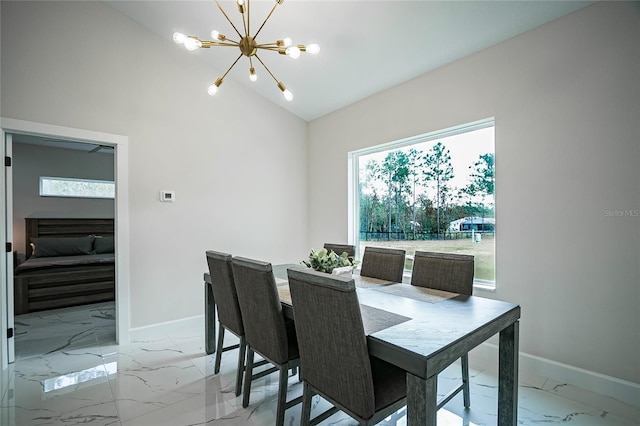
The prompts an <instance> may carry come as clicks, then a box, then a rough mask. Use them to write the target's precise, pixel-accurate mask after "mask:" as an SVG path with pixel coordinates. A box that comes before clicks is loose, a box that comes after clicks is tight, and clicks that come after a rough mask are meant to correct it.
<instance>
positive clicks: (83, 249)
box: [31, 235, 95, 257]
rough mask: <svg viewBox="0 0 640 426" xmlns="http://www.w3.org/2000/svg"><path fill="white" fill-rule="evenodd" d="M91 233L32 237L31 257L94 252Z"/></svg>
mask: <svg viewBox="0 0 640 426" xmlns="http://www.w3.org/2000/svg"><path fill="white" fill-rule="evenodd" d="M94 238H95V237H94V236H93V235H87V236H86V237H66V238H53V237H40V238H32V239H31V241H32V242H33V244H34V245H35V250H34V251H33V257H53V256H76V255H82V254H94V251H93V240H94Z"/></svg>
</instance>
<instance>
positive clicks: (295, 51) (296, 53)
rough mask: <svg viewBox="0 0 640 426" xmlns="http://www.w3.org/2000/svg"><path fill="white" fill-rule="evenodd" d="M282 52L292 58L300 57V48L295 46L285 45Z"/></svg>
mask: <svg viewBox="0 0 640 426" xmlns="http://www.w3.org/2000/svg"><path fill="white" fill-rule="evenodd" d="M284 53H285V54H286V55H287V56H288V57H290V58H292V59H298V58H299V57H300V48H299V47H297V46H291V47H287V50H285V51H284Z"/></svg>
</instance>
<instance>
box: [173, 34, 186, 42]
mask: <svg viewBox="0 0 640 426" xmlns="http://www.w3.org/2000/svg"><path fill="white" fill-rule="evenodd" d="M186 39H187V36H186V35H184V34H182V33H178V32H175V33H173V41H175V42H176V43H178V44H182V43H184V41H185V40H186Z"/></svg>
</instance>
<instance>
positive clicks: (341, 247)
mask: <svg viewBox="0 0 640 426" xmlns="http://www.w3.org/2000/svg"><path fill="white" fill-rule="evenodd" d="M324 248H326V249H327V250H329V251H332V250H333V251H334V252H335V253H336V254H337V255H338V256H340V255H341V254H342V253H344V252H347V255H348V256H349V258H351V259H354V258H355V257H356V246H354V245H351V244H334V243H325V244H324Z"/></svg>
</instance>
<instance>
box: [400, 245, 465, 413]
mask: <svg viewBox="0 0 640 426" xmlns="http://www.w3.org/2000/svg"><path fill="white" fill-rule="evenodd" d="M473 273H474V257H473V256H472V255H468V254H452V253H433V252H426V251H416V252H415V257H414V260H413V271H412V274H411V284H412V285H415V286H420V287H428V288H433V289H436V290H444V291H449V292H452V293H459V294H464V295H468V296H471V294H472V293H473ZM460 362H461V364H462V384H461V385H460V386H458V387H457V388H455V389H453V390H452V391H451V392H450V393H449V394H448V395H447V396H445V397H444V398H443V399H442V401H441V402H439V403H438V408H440V407H442V406H443V405H445V404H446V403H447V402H449V400H450V399H451V398H453V397H454V396H455V395H456V394H458V393H459V392H460V391H462V395H463V400H464V406H465V407H466V408H469V405H470V403H471V402H470V396H469V355H468V354H464V355H463V356H462V358H460Z"/></svg>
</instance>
